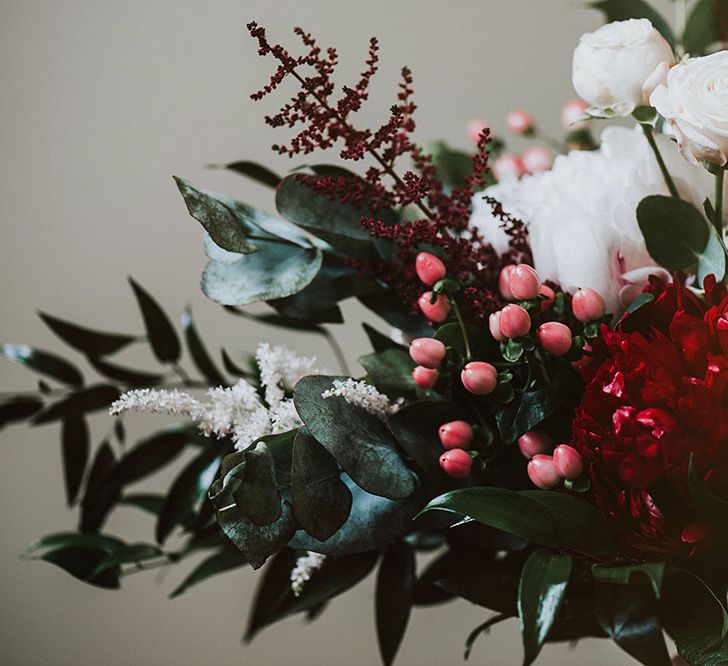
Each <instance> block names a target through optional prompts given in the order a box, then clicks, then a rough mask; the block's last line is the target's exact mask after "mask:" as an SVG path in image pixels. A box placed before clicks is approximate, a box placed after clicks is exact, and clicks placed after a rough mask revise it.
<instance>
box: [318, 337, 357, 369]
mask: <svg viewBox="0 0 728 666" xmlns="http://www.w3.org/2000/svg"><path fill="white" fill-rule="evenodd" d="M321 335H323V336H324V338H325V339H326V342H328V343H329V347H331V351H332V352H333V353H334V356H335V357H336V361H337V363H338V364H339V368H340V369H341V371H342V372H343V373H344V374H345V375H349V374H351V373H350V371H349V365H348V364H347V362H346V356H345V355H344V352H343V350H342V349H341V347H340V345H339V343H338V342H337V340H336V338H335V337H334V336H333V335H332V334H331V331H329V330H328V329H322V332H321Z"/></svg>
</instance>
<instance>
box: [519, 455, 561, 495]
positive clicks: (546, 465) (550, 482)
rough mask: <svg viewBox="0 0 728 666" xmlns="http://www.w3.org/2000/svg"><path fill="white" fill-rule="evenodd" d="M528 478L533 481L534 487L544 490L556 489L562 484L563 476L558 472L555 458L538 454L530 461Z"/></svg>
mask: <svg viewBox="0 0 728 666" xmlns="http://www.w3.org/2000/svg"><path fill="white" fill-rule="evenodd" d="M526 471H527V472H528V478H529V479H531V481H533V485H534V486H536V487H537V488H541V489H542V490H548V489H549V488H554V487H556V486H558V485H559V483H561V475H560V474H559V473H558V471H557V470H556V466H555V465H554V461H553V458H551V456H545V455H542V454H538V455H535V456H533V458H531V460H529V461H528V466H527V467H526Z"/></svg>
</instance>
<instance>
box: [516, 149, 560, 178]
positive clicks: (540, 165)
mask: <svg viewBox="0 0 728 666" xmlns="http://www.w3.org/2000/svg"><path fill="white" fill-rule="evenodd" d="M521 161H522V162H523V168H524V169H525V171H526V173H539V172H540V171H546V170H548V169H550V168H551V165H552V164H553V163H554V154H553V152H551V151H550V150H549V149H548V148H544V147H543V146H531V147H529V148H526V150H524V151H523V153H522V154H521Z"/></svg>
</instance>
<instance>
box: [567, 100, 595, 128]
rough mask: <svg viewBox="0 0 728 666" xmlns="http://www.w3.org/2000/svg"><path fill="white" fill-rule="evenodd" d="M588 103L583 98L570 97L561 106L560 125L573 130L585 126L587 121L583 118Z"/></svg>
mask: <svg viewBox="0 0 728 666" xmlns="http://www.w3.org/2000/svg"><path fill="white" fill-rule="evenodd" d="M588 106H589V105H588V104H587V103H586V102H585V101H584V100H583V99H572V100H570V101H568V102H566V104H564V106H563V107H562V108H561V126H562V127H563V128H564V129H565V130H569V131H573V130H577V129H581V128H582V127H586V126H587V125H588V124H589V122H588V121H587V120H584V116H585V115H586V114H585V113H584V112H585V111H586V109H587V107H588Z"/></svg>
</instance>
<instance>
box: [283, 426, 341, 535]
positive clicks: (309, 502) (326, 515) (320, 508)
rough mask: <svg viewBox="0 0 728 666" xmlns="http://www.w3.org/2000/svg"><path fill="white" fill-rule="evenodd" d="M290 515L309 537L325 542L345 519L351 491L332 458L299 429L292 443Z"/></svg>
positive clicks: (305, 431) (307, 433)
mask: <svg viewBox="0 0 728 666" xmlns="http://www.w3.org/2000/svg"><path fill="white" fill-rule="evenodd" d="M291 497H292V500H293V515H294V516H295V518H296V520H297V521H298V523H299V524H300V525H301V527H303V529H304V530H306V532H307V533H308V534H310V535H311V536H313V537H315V538H316V539H319V540H320V541H326V539H328V538H329V537H331V536H333V535H334V533H335V532H337V531H338V530H339V528H340V527H341V526H342V525H343V524H344V523H345V522H346V519H347V518H348V517H349V511H350V510H351V506H352V497H351V492H350V491H349V489H348V488H347V487H346V484H345V483H344V482H343V481H342V480H341V478H340V470H339V466H338V465H337V464H336V460H335V459H334V457H333V456H332V455H331V454H330V453H329V452H328V451H327V450H326V449H325V448H324V447H323V446H321V444H319V443H318V442H317V441H316V440H315V439H314V438H313V437H312V436H311V435H310V433H309V432H308V431H307V430H306V428H301V429H300V430H299V431H298V433H297V434H296V438H295V440H294V443H293V468H292V487H291Z"/></svg>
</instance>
